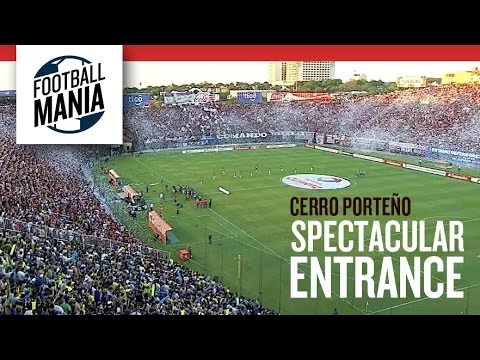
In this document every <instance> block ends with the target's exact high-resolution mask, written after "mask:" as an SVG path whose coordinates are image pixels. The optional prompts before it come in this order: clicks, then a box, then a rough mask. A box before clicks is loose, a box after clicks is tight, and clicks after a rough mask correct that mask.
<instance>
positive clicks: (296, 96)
mask: <svg viewBox="0 0 480 360" xmlns="http://www.w3.org/2000/svg"><path fill="white" fill-rule="evenodd" d="M269 101H271V102H289V101H313V102H332V101H333V96H332V95H330V94H327V93H305V92H300V93H291V92H276V93H273V94H272V95H271V97H270V100H269Z"/></svg>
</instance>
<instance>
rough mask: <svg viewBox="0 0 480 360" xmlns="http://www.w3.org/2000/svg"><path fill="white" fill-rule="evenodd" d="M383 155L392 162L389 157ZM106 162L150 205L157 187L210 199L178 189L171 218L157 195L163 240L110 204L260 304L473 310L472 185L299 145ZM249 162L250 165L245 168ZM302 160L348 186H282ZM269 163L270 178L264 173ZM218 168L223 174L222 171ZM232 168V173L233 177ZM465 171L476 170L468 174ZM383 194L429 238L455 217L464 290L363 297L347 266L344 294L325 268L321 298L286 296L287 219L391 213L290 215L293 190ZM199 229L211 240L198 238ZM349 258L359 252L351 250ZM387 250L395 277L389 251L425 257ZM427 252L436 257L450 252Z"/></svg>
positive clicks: (479, 301) (365, 310)
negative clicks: (406, 210) (205, 201)
mask: <svg viewBox="0 0 480 360" xmlns="http://www.w3.org/2000/svg"><path fill="white" fill-rule="evenodd" d="M384 157H389V158H394V159H395V156H390V155H384ZM411 160H412V159H411ZM412 161H414V160H412ZM108 166H109V167H111V168H114V169H115V170H116V171H117V172H118V173H119V174H120V176H121V177H122V179H123V183H124V184H130V185H132V186H133V187H134V188H135V189H136V190H137V191H142V192H143V195H144V196H145V197H146V199H147V203H148V204H150V203H153V204H154V208H155V210H157V211H160V203H161V201H160V196H159V195H160V192H165V187H166V186H169V187H170V186H171V185H186V186H189V187H191V188H193V189H195V190H196V191H197V192H198V193H199V194H200V195H201V196H202V197H205V198H210V199H212V207H211V208H197V206H196V205H195V203H194V201H192V200H190V201H185V197H184V196H182V195H178V196H177V198H178V201H180V203H181V204H182V205H183V207H181V208H180V210H179V211H180V213H179V214H178V215H177V213H176V207H175V205H174V203H173V198H172V194H171V192H170V191H168V192H167V193H166V199H165V201H164V211H163V214H164V217H165V218H166V220H167V221H168V223H169V224H170V225H171V226H172V228H173V235H174V237H173V239H174V240H173V241H172V243H171V244H170V245H167V246H164V245H163V244H160V243H159V242H158V241H155V239H154V236H153V234H152V233H151V231H150V229H149V228H148V226H147V218H146V216H147V215H146V212H143V213H142V214H141V215H139V216H138V217H137V218H136V219H133V218H130V217H129V216H126V215H125V211H124V210H125V209H118V208H117V209H116V211H117V214H120V215H119V216H120V217H121V219H122V221H123V222H124V224H125V225H126V226H127V227H129V228H130V229H131V230H132V231H134V232H135V234H136V235H137V236H139V237H140V238H141V239H142V240H143V241H144V242H145V243H147V244H148V245H150V246H155V247H158V248H160V249H162V250H167V251H170V252H171V254H172V257H173V258H174V259H175V260H177V259H178V257H177V255H176V254H177V251H178V250H179V249H180V248H184V247H189V246H190V247H191V248H192V260H191V261H188V262H187V263H186V265H187V266H189V267H191V268H192V269H194V270H197V271H199V272H202V273H204V274H206V275H209V276H210V277H212V278H214V277H217V278H218V279H219V281H221V282H222V283H224V284H225V285H226V286H228V287H229V288H230V289H231V290H232V291H235V292H237V293H239V294H241V295H242V296H245V297H248V298H252V299H259V300H260V301H261V302H262V304H263V305H264V306H265V307H267V308H270V309H273V310H275V311H278V312H279V313H281V314H331V313H332V311H333V309H335V308H336V309H337V311H338V313H340V314H387V315H388V314H394V315H395V314H461V313H463V314H465V313H466V314H480V235H479V234H480V201H479V200H480V186H479V185H477V184H473V183H466V182H463V181H459V180H454V179H448V178H444V177H440V176H436V175H429V174H424V173H421V172H417V171H412V170H406V169H402V168H396V167H393V166H388V165H384V164H378V163H375V162H370V161H365V160H360V159H356V158H352V157H348V156H343V155H338V154H331V153H327V152H322V151H317V150H312V149H306V148H294V149H268V150H267V149H261V150H253V151H235V152H234V151H230V152H218V153H200V154H182V153H180V152H165V153H155V154H142V155H139V156H131V155H129V156H123V157H118V158H114V159H112V160H111V161H110V162H109V164H108ZM256 166H257V167H258V172H255V167H256ZM311 166H313V168H314V170H313V173H314V174H319V175H333V176H338V177H341V178H345V179H349V180H350V181H351V185H350V186H349V187H347V188H344V189H338V190H307V189H299V188H294V187H291V186H288V185H285V184H283V183H282V181H281V179H282V178H283V177H284V176H287V175H291V174H293V173H294V171H295V169H296V171H297V173H298V174H302V173H310V172H311V171H310V170H311ZM269 168H270V169H271V175H270V176H269V175H268V174H267V172H268V169H269ZM281 168H283V172H281ZM222 169H224V170H225V175H222ZM357 169H361V170H364V171H365V172H366V176H365V177H360V178H357V177H356V176H355V172H356V170H357ZM252 171H253V176H251V172H252ZM240 172H243V178H240ZM214 173H215V176H216V179H215V180H214V179H213V174H214ZM234 173H236V175H237V177H236V179H234V178H233V174H234ZM473 174H474V175H478V172H477V171H474V172H473ZM104 178H106V176H104ZM200 179H203V183H201V180H200ZM147 184H148V193H147V191H146V188H147ZM220 186H221V187H223V188H225V189H228V190H229V191H230V192H231V193H230V195H226V194H224V193H222V192H220V191H219V187H220ZM393 193H398V194H399V196H400V197H410V198H411V204H412V209H411V215H410V216H409V218H408V220H424V221H425V222H426V231H427V232H426V238H427V239H431V240H432V241H433V234H434V231H435V230H434V228H435V224H436V221H438V220H442V221H447V222H448V221H449V220H461V221H463V223H464V242H465V251H464V252H463V253H461V254H456V255H461V256H463V257H464V263H463V264H459V265H457V267H456V269H457V271H458V272H460V273H461V279H459V280H456V282H455V287H456V289H458V290H463V292H464V297H463V298H462V299H448V298H446V296H445V295H444V296H442V297H441V298H438V299H428V298H426V297H425V296H424V295H423V294H422V297H420V298H414V297H413V295H412V294H411V292H410V293H409V295H408V296H407V298H404V299H392V298H389V297H384V298H382V299H367V297H366V292H365V291H364V297H363V298H355V297H354V291H353V289H354V286H355V284H354V282H355V281H354V277H353V268H352V269H350V268H349V275H348V280H347V287H348V289H349V291H348V295H349V296H348V298H347V299H340V298H339V296H338V294H339V288H340V284H339V278H338V275H335V274H333V275H332V297H331V298H328V299H327V298H325V297H324V296H323V292H322V291H321V290H320V289H319V292H318V295H319V296H318V298H316V299H291V297H290V290H291V289H290V278H291V273H290V271H291V270H290V258H291V257H292V256H298V255H301V254H297V253H295V252H294V251H293V250H292V246H291V243H292V241H294V240H295V238H294V236H293V234H292V231H291V225H292V222H293V221H294V220H296V219H300V220H304V221H307V220H320V221H322V220H337V221H339V220H344V219H348V220H380V221H382V222H386V221H388V220H392V219H395V218H392V217H388V218H387V217H380V218H375V217H373V216H371V217H354V216H347V217H342V216H337V217H330V216H299V217H296V218H294V217H292V215H291V214H290V210H289V209H290V199H291V198H292V197H293V196H298V197H300V196H303V197H310V196H313V197H319V196H326V197H331V196H335V197H338V198H340V199H341V198H343V197H355V196H359V197H383V196H385V197H391V196H392V194H393ZM120 206H123V205H120ZM123 207H124V206H123ZM406 219H407V218H399V220H406ZM209 234H210V235H211V241H209V240H208V238H209ZM317 249H318V250H317ZM316 250H317V251H315V253H313V254H304V255H307V256H312V255H314V256H319V257H320V259H321V257H322V253H321V252H320V250H321V249H320V248H316ZM350 255H352V256H357V255H361V254H359V253H356V252H355V250H354V251H353V252H352V253H351V254H350ZM385 255H386V254H385V253H379V252H374V253H369V254H368V256H371V257H372V258H373V259H374V261H375V264H376V266H377V265H378V266H379V267H380V265H381V262H382V259H383V257H384V256H385ZM387 255H389V256H392V258H393V264H394V268H395V272H396V275H397V276H398V269H399V261H398V257H399V256H406V257H408V258H409V259H410V258H413V257H414V256H420V257H422V258H424V257H426V256H431V255H432V254H425V253H410V254H409V253H404V252H403V253H401V254H399V253H395V254H387ZM434 255H437V256H440V257H442V258H444V257H445V256H447V255H449V256H452V255H455V254H452V253H448V254H444V253H436V254H434ZM299 269H300V270H301V272H303V273H305V280H300V282H299V290H309V289H310V279H311V278H310V271H311V268H310V267H309V265H300V267H299ZM334 272H335V269H334ZM378 277H379V271H376V272H375V275H374V278H375V279H376V280H378ZM432 279H433V280H432V281H433V282H434V284H435V282H444V281H445V273H444V272H433V273H432ZM387 294H388V292H387Z"/></svg>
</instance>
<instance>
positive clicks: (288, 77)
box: [268, 61, 335, 86]
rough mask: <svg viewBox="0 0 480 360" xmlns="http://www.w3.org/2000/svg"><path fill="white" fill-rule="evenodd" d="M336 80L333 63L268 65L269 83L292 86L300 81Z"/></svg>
mask: <svg viewBox="0 0 480 360" xmlns="http://www.w3.org/2000/svg"><path fill="white" fill-rule="evenodd" d="M334 78H335V63H334V62H333V61H275V62H271V63H269V64H268V82H269V83H270V84H272V85H280V86H291V85H294V84H296V83H297V82H298V81H320V80H326V79H334Z"/></svg>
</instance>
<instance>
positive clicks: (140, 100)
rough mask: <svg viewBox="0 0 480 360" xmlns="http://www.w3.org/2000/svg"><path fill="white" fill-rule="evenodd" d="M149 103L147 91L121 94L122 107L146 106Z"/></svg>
mask: <svg viewBox="0 0 480 360" xmlns="http://www.w3.org/2000/svg"><path fill="white" fill-rule="evenodd" d="M149 104H150V94H149V93H132V94H123V106H124V107H136V106H142V107H146V106H148V105H149Z"/></svg>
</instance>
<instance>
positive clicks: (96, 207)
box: [0, 107, 272, 315]
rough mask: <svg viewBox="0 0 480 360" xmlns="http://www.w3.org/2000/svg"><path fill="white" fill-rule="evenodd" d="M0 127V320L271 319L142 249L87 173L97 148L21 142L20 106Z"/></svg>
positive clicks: (6, 113)
mask: <svg viewBox="0 0 480 360" xmlns="http://www.w3.org/2000/svg"><path fill="white" fill-rule="evenodd" d="M0 127H1V129H2V130H1V133H0V314H2V315H3V314H4V315H37V314H39V315H41V314H44V315H47V314H56V315H71V314H74V315H83V314H88V315H95V314H112V315H114V314H117V315H120V314H121V315H125V314H130V315H144V314H159V315H164V314H170V315H172V314H173V315H174V314H181V315H189V314H195V315H202V314H225V315H229V314H232V315H236V314H239V315H242V314H259V315H260V314H272V312H270V311H268V310H265V309H264V308H262V307H261V305H260V303H259V302H258V301H251V300H248V299H245V298H243V297H241V296H238V295H236V294H234V293H232V292H230V290H229V289H228V288H226V287H224V286H222V285H221V284H220V283H218V282H217V281H214V280H212V279H210V278H209V277H205V276H203V275H201V274H198V273H196V272H194V271H191V270H189V269H187V268H185V267H183V266H181V265H178V264H175V263H174V262H173V261H171V260H169V259H167V258H164V257H162V256H161V255H159V254H160V253H159V252H156V251H154V250H153V249H148V248H146V247H145V246H141V245H140V244H139V243H138V242H137V241H136V240H135V239H134V237H133V236H132V235H131V234H130V233H129V232H128V231H127V230H126V229H125V228H124V227H123V226H122V225H121V224H120V223H119V222H117V221H116V220H115V219H114V218H113V217H112V216H111V215H110V213H109V212H108V209H107V208H106V206H105V205H104V204H103V203H102V202H100V201H99V199H98V198H97V197H96V195H95V192H94V189H93V188H92V184H91V182H90V180H91V179H89V178H88V176H87V173H86V172H85V171H83V170H84V168H85V165H86V164H88V163H89V162H91V161H93V160H94V158H95V151H93V150H92V149H89V148H88V147H79V146H75V147H67V146H20V145H16V144H15V139H14V134H15V108H14V107H9V108H2V109H0ZM82 167H83V169H82ZM142 249H143V250H142ZM145 249H147V250H145Z"/></svg>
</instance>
